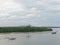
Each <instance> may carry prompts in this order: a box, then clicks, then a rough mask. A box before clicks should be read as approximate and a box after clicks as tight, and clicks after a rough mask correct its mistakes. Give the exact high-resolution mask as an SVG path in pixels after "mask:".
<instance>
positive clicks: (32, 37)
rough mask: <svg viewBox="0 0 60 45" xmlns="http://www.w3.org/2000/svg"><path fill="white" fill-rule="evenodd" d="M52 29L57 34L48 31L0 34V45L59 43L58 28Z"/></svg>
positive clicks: (59, 44)
mask: <svg viewBox="0 0 60 45" xmlns="http://www.w3.org/2000/svg"><path fill="white" fill-rule="evenodd" d="M53 31H56V32H57V34H51V32H49V31H47V32H33V33H32V32H31V33H8V34H0V45H60V29H57V28H56V29H53ZM7 37H10V38H11V37H14V38H16V40H9V39H8V38H7Z"/></svg>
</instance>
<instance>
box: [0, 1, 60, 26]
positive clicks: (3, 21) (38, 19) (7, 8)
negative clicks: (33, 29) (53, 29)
mask: <svg viewBox="0 0 60 45" xmlns="http://www.w3.org/2000/svg"><path fill="white" fill-rule="evenodd" d="M29 24H31V25H33V26H60V0H0V26H21V25H29Z"/></svg>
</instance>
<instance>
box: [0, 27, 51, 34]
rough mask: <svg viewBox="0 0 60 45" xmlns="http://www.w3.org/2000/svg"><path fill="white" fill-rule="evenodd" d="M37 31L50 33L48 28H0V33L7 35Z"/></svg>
mask: <svg viewBox="0 0 60 45" xmlns="http://www.w3.org/2000/svg"><path fill="white" fill-rule="evenodd" d="M39 31H52V29H51V28H50V29H49V28H46V27H45V28H43V27H30V26H26V27H0V33H9V32H39Z"/></svg>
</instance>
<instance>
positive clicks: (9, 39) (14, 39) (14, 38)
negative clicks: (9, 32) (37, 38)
mask: <svg viewBox="0 0 60 45" xmlns="http://www.w3.org/2000/svg"><path fill="white" fill-rule="evenodd" d="M8 39H9V40H15V39H16V38H8Z"/></svg>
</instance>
